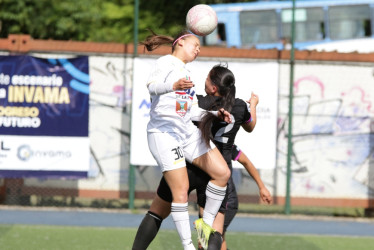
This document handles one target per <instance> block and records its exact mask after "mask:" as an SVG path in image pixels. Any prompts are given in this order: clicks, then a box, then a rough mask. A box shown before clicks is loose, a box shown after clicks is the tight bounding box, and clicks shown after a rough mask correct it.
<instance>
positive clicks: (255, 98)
mask: <svg viewBox="0 0 374 250" xmlns="http://www.w3.org/2000/svg"><path fill="white" fill-rule="evenodd" d="M259 101H260V99H259V98H258V95H256V94H254V93H253V92H252V94H251V98H250V99H249V101H247V102H248V103H249V105H250V106H251V107H252V108H255V107H256V106H257V104H258V103H259Z"/></svg>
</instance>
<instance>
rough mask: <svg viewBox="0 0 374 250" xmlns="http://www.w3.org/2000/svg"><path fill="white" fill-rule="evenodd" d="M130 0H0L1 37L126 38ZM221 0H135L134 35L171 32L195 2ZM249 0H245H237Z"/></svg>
mask: <svg viewBox="0 0 374 250" xmlns="http://www.w3.org/2000/svg"><path fill="white" fill-rule="evenodd" d="M134 1H135V0H0V10H1V11H0V37H1V38H6V37H8V35H9V34H29V35H31V37H33V38H34V39H54V40H75V41H96V42H118V43H131V42H132V41H133V39H134ZM225 2H239V1H233V0H231V1H224V0H205V1H204V0H202V1H197V0H178V1H175V0H173V1H171V0H139V22H138V27H139V39H140V40H141V39H143V38H145V37H146V36H147V35H148V34H149V32H148V30H147V29H152V30H154V31H155V32H156V33H159V34H164V35H175V34H176V33H178V32H179V31H180V30H182V29H183V28H184V27H185V18H186V13H187V12H188V10H189V9H190V8H191V7H193V6H194V5H196V4H201V3H204V4H214V3H225ZM241 2H250V1H241Z"/></svg>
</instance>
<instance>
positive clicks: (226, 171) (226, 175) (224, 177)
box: [221, 167, 231, 183]
mask: <svg viewBox="0 0 374 250" xmlns="http://www.w3.org/2000/svg"><path fill="white" fill-rule="evenodd" d="M230 176H231V171H230V169H229V168H228V167H225V168H224V169H223V171H222V174H221V179H222V181H224V182H226V183H227V182H228V181H229V179H230Z"/></svg>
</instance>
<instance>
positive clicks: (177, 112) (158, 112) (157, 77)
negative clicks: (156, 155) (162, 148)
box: [147, 55, 201, 139]
mask: <svg viewBox="0 0 374 250" xmlns="http://www.w3.org/2000/svg"><path fill="white" fill-rule="evenodd" d="M190 77H191V73H190V71H189V70H188V69H187V68H186V64H185V63H184V62H182V61H181V60H180V59H178V58H177V57H175V56H173V55H166V56H162V57H160V58H159V59H158V60H157V61H156V67H155V68H154V70H153V72H152V73H151V75H150V77H149V80H148V82H147V87H148V90H149V93H150V95H151V110H150V121H149V123H148V126H147V131H148V132H149V133H150V132H151V133H154V132H156V133H157V132H173V133H176V134H178V135H180V136H181V138H182V139H186V138H188V137H189V136H190V135H191V134H192V133H193V131H194V130H196V129H197V128H196V126H195V125H193V123H192V121H191V112H193V113H194V114H197V113H199V112H201V110H198V111H192V110H196V109H199V108H198V105H197V98H196V94H195V89H194V88H191V89H188V90H176V91H173V84H174V83H175V82H177V81H178V80H179V79H181V78H186V79H190ZM192 106H194V108H193V109H192V110H191V108H192ZM194 120H195V119H194Z"/></svg>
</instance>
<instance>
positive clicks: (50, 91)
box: [0, 56, 90, 178]
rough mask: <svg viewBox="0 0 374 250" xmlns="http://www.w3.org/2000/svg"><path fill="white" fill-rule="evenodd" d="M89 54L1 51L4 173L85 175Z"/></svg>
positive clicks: (0, 166) (0, 171) (0, 159)
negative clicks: (42, 55) (39, 55)
mask: <svg viewBox="0 0 374 250" xmlns="http://www.w3.org/2000/svg"><path fill="white" fill-rule="evenodd" d="M89 83H90V78H89V72H88V57H77V58H73V59H63V58H59V59H41V58H36V57H31V56H0V177H31V176H34V177H38V176H53V177H62V176H64V177H73V178H75V177H86V176H87V171H88V169H89V139H88V114H89Z"/></svg>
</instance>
